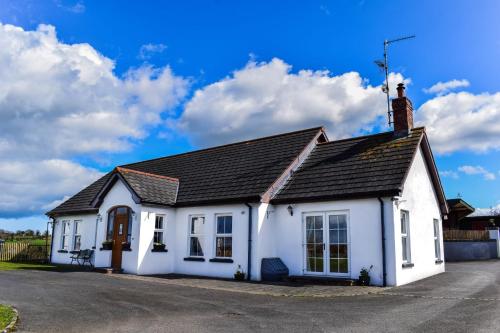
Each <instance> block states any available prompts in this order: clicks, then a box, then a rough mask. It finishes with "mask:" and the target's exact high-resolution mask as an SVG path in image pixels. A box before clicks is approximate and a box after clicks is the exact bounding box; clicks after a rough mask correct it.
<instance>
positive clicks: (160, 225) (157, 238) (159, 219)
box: [153, 215, 165, 244]
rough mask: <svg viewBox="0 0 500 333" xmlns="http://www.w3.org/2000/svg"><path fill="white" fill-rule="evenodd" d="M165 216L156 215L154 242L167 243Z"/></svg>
mask: <svg viewBox="0 0 500 333" xmlns="http://www.w3.org/2000/svg"><path fill="white" fill-rule="evenodd" d="M164 224H165V217H164V216H163V215H156V217H155V233H154V236H153V243H156V244H165V243H164V239H163V232H164Z"/></svg>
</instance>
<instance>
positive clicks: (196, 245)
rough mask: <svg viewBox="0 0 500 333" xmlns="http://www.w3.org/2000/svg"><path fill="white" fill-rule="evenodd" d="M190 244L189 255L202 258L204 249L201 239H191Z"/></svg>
mask: <svg viewBox="0 0 500 333" xmlns="http://www.w3.org/2000/svg"><path fill="white" fill-rule="evenodd" d="M189 243H190V251H189V255H191V256H196V257H202V256H203V249H202V247H201V242H200V239H199V238H198V237H191V238H190V242H189Z"/></svg>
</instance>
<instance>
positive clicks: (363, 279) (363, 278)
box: [358, 276, 370, 286]
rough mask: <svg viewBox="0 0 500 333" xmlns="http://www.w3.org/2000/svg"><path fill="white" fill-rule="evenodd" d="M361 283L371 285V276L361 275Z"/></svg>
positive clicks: (361, 284)
mask: <svg viewBox="0 0 500 333" xmlns="http://www.w3.org/2000/svg"><path fill="white" fill-rule="evenodd" d="M358 282H359V285H360V286H369V285H370V277H369V276H366V277H361V276H360V277H359V280H358Z"/></svg>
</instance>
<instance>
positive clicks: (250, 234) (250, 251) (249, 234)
mask: <svg viewBox="0 0 500 333" xmlns="http://www.w3.org/2000/svg"><path fill="white" fill-rule="evenodd" d="M245 205H246V206H247V207H248V257H247V261H248V262H247V267H248V273H247V280H248V281H250V279H251V276H252V206H251V205H250V204H249V203H245Z"/></svg>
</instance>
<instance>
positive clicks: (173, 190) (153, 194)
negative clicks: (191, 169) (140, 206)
mask: <svg viewBox="0 0 500 333" xmlns="http://www.w3.org/2000/svg"><path fill="white" fill-rule="evenodd" d="M116 170H117V171H118V172H119V173H120V174H121V175H122V177H123V178H124V179H125V181H126V182H127V184H128V185H129V186H130V187H131V188H132V190H133V191H134V192H135V193H136V194H137V196H138V197H139V198H140V199H141V202H142V203H149V204H159V205H167V206H172V205H174V204H175V201H176V197H177V189H178V187H179V180H178V179H175V178H171V177H164V176H159V175H154V174H150V173H145V172H140V171H135V170H130V169H126V168H121V167H118V168H116Z"/></svg>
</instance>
